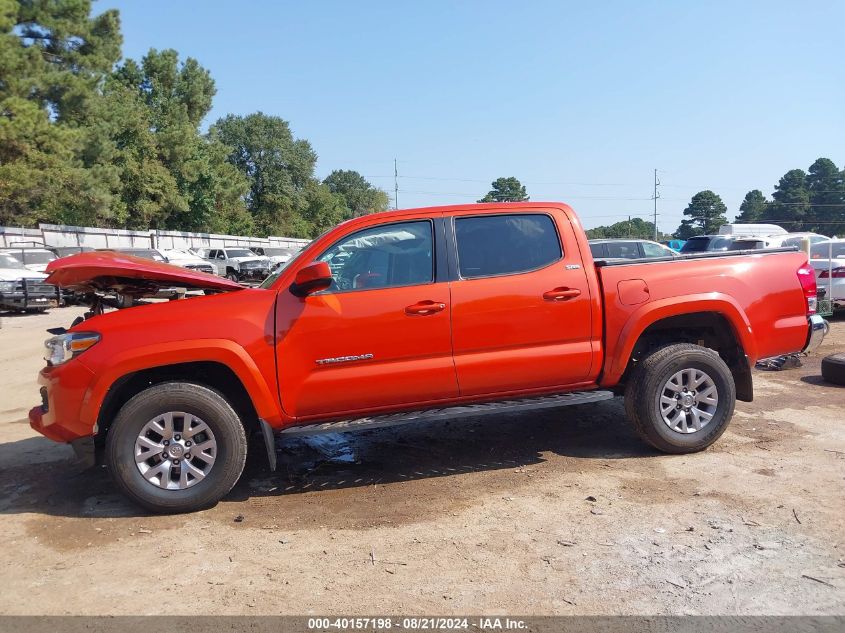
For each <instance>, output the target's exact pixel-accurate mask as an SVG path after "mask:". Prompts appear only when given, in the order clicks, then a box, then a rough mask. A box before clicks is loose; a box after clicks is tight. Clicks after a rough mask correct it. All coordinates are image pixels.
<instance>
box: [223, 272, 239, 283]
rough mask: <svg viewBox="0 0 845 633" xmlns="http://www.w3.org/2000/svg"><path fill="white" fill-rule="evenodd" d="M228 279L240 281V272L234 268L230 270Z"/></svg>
mask: <svg viewBox="0 0 845 633" xmlns="http://www.w3.org/2000/svg"><path fill="white" fill-rule="evenodd" d="M226 279H228V280H229V281H234V282H235V283H238V282H239V281H240V279H239V278H238V273H236V272H235V271H233V270H230V271H229V272H227V273H226Z"/></svg>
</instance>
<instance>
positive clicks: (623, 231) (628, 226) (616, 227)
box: [587, 218, 654, 240]
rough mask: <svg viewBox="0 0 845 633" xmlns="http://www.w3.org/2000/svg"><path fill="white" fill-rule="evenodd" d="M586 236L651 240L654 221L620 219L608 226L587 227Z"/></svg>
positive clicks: (592, 238) (594, 238)
mask: <svg viewBox="0 0 845 633" xmlns="http://www.w3.org/2000/svg"><path fill="white" fill-rule="evenodd" d="M587 237H588V238H589V239H591V240H596V239H602V238H622V237H632V238H637V239H643V240H651V239H653V238H654V222H648V221H646V220H643V219H642V218H631V220H622V221H621V222H616V223H614V224H611V225H609V226H597V227H595V228H593V229H589V230H588V231H587Z"/></svg>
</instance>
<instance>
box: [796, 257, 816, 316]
mask: <svg viewBox="0 0 845 633" xmlns="http://www.w3.org/2000/svg"><path fill="white" fill-rule="evenodd" d="M798 281H800V282H801V289H802V290H803V291H804V296H805V297H806V299H807V314H815V312H816V306H817V304H818V299H817V298H816V271H815V270H813V268H811V267H810V266H808V265H807V263H806V262H805V263H804V265H803V266H801V268H799V269H798Z"/></svg>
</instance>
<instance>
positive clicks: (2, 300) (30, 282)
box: [0, 253, 62, 312]
mask: <svg viewBox="0 0 845 633" xmlns="http://www.w3.org/2000/svg"><path fill="white" fill-rule="evenodd" d="M45 279H47V275H45V274H43V273H39V272H35V271H32V270H30V269H29V268H27V267H26V266H24V265H23V264H22V263H21V262H20V260H18V259H17V258H15V257H12V256H11V255H9V254H8V253H0V310H11V311H17V312H44V311H45V310H47V309H48V308H50V307H53V306H56V305H59V304H60V303H61V300H62V295H61V292H60V291H59V289H58V288H56V286H54V285H52V284H48V283H46V282H45Z"/></svg>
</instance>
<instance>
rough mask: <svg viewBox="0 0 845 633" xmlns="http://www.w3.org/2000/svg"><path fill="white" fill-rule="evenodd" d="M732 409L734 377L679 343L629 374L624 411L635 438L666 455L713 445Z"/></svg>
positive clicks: (708, 355) (711, 355) (707, 352)
mask: <svg viewBox="0 0 845 633" xmlns="http://www.w3.org/2000/svg"><path fill="white" fill-rule="evenodd" d="M735 404H736V386H735V384H734V380H733V375H732V374H731V371H730V369H729V368H728V366H727V365H726V364H725V361H723V360H722V359H721V358H720V357H719V355H718V354H717V353H716V352H714V351H713V350H711V349H708V348H706V347H701V346H699V345H692V344H689V343H678V344H675V345H668V346H666V347H662V348H660V349H658V350H655V351H654V352H652V353H651V354H649V355H648V356H647V357H646V358H644V359H643V360H642V361H641V362H640V363H639V364H638V365H637V367H636V368H635V369H634V370H633V372H632V374H631V378H630V380H629V381H628V384H627V386H626V388H625V411H626V412H627V414H628V419H629V420H631V422H632V423H633V425H634V428H635V429H636V431H637V433H638V434H639V435H640V437H642V438H643V439H644V440H645V441H646V442H648V443H649V444H651V445H652V446H654V447H655V448H657V449H658V450H661V451H663V452H666V453H694V452H696V451H701V450H704V449H705V448H707V447H708V446H710V445H711V444H712V443H713V442H715V441H716V440H717V439H719V437H720V436H721V435H722V433H724V432H725V429H726V428H727V426H728V423H729V422H730V420H731V417H732V416H733V412H734V405H735Z"/></svg>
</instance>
